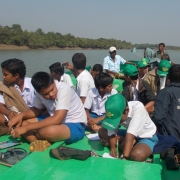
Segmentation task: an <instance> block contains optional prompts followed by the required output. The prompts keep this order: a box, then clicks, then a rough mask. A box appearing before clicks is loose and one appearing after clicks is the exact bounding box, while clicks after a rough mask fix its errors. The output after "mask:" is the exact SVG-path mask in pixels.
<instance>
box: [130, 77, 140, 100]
mask: <svg viewBox="0 0 180 180" xmlns="http://www.w3.org/2000/svg"><path fill="white" fill-rule="evenodd" d="M138 86H139V80H137V83H136V87H134V86H133V85H132V84H131V87H132V93H133V101H138Z"/></svg>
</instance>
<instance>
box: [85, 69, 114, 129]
mask: <svg viewBox="0 0 180 180" xmlns="http://www.w3.org/2000/svg"><path fill="white" fill-rule="evenodd" d="M112 83H113V78H112V77H111V76H110V75H109V74H107V73H104V72H102V73H100V74H98V75H96V77H95V86H96V87H95V88H92V89H90V90H89V91H88V94H87V97H86V100H85V102H84V107H85V110H86V114H87V119H88V126H89V127H90V128H91V129H93V130H94V131H98V130H99V128H101V123H102V120H103V119H104V117H105V113H106V111H105V107H104V105H105V102H106V101H107V99H108V98H109V97H110V96H111V95H113V94H117V91H116V90H115V89H113V86H112ZM99 125H100V126H99Z"/></svg>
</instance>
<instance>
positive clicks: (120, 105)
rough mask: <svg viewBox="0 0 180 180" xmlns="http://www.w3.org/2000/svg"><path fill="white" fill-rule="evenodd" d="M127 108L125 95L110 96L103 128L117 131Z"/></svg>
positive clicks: (106, 104) (106, 105)
mask: <svg viewBox="0 0 180 180" xmlns="http://www.w3.org/2000/svg"><path fill="white" fill-rule="evenodd" d="M125 108H126V100H125V98H124V96H123V95H121V94H119V93H118V94H115V95H112V96H110V97H109V98H108V100H107V101H106V103H105V109H106V117H105V118H104V120H103V123H102V126H103V127H104V128H106V129H109V130H114V129H116V128H117V127H118V125H119V123H120V120H121V118H122V114H123V112H124V109H125Z"/></svg>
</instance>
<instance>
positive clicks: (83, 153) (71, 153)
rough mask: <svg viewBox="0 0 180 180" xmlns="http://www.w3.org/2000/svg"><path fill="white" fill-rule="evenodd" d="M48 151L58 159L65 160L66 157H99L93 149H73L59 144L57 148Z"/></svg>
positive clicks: (83, 158)
mask: <svg viewBox="0 0 180 180" xmlns="http://www.w3.org/2000/svg"><path fill="white" fill-rule="evenodd" d="M50 153H51V154H52V155H53V156H55V157H56V158H58V159H60V160H66V159H79V160H86V159H87V158H88V157H90V156H98V157H99V155H98V154H96V153H95V152H93V151H89V150H80V149H74V148H69V147H65V146H59V147H58V148H55V149H51V150H50Z"/></svg>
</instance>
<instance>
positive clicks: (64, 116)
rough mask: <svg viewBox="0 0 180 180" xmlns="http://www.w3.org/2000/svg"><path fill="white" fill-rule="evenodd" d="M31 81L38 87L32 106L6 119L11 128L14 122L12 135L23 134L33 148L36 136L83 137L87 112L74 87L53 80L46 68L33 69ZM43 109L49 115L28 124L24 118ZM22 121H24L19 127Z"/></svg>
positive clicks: (54, 138) (51, 139) (68, 140)
mask: <svg viewBox="0 0 180 180" xmlns="http://www.w3.org/2000/svg"><path fill="white" fill-rule="evenodd" d="M32 85H33V86H34V88H35V89H36V91H37V93H36V97H35V102H34V107H33V108H31V109H30V110H28V111H26V112H24V113H20V114H18V115H17V116H15V117H14V118H13V119H12V120H11V121H10V122H9V124H8V125H9V127H10V128H11V127H12V126H14V125H15V126H16V128H15V129H14V130H12V131H11V135H12V136H13V137H20V136H21V135H24V136H25V138H26V139H27V140H28V141H30V142H33V143H32V146H30V147H32V149H31V150H32V151H34V150H39V149H38V148H39V147H37V146H38V144H39V141H36V140H47V141H49V142H57V141H62V140H65V141H66V143H67V144H70V143H74V142H76V141H78V140H80V139H82V138H83V137H84V133H85V125H86V123H87V116H86V113H85V110H84V107H83V104H82V102H81V100H80V99H79V97H78V96H77V94H76V93H75V91H74V90H73V89H72V88H70V87H69V86H68V85H67V84H65V83H63V82H60V83H55V82H54V80H53V79H52V77H51V76H50V74H48V73H46V72H37V73H35V74H34V75H33V77H32ZM44 109H47V111H48V113H49V114H50V116H49V117H47V118H45V119H43V120H42V121H39V122H36V123H31V124H29V123H27V121H25V120H27V119H29V118H33V117H37V116H38V115H40V114H41V113H42V112H43V110H44ZM22 122H24V124H23V125H22V126H21V127H20V125H21V123H22ZM34 130H36V131H34ZM33 148H34V149H33ZM40 148H41V147H40ZM41 150H42V149H41Z"/></svg>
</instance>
